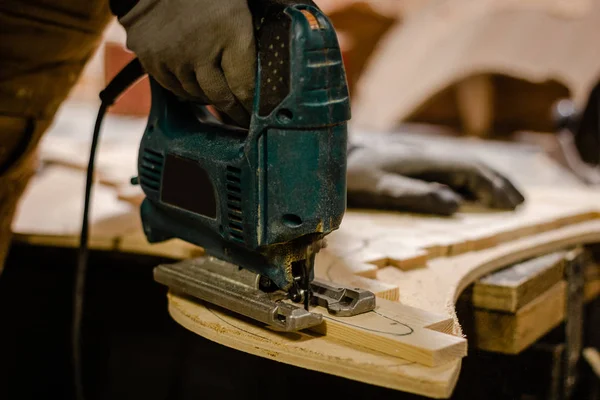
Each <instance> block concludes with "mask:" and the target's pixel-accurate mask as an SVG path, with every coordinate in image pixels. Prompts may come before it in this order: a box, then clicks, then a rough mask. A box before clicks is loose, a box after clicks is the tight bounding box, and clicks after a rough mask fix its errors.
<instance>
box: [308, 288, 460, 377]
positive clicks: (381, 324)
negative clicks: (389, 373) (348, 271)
mask: <svg viewBox="0 0 600 400" xmlns="http://www.w3.org/2000/svg"><path fill="white" fill-rule="evenodd" d="M315 311H317V312H320V313H321V314H322V315H323V317H324V323H323V324H321V325H319V326H317V327H315V328H313V330H314V331H315V332H318V333H320V334H322V335H326V336H328V337H331V338H334V339H337V340H339V341H342V342H345V343H349V344H351V345H357V346H361V347H365V348H368V349H371V350H374V351H378V352H381V353H383V354H387V355H391V356H394V357H400V358H403V359H405V360H408V361H414V362H416V363H419V364H423V365H428V366H432V367H433V366H437V365H441V364H444V363H447V362H449V361H452V360H456V359H460V358H462V357H464V356H466V355H467V341H466V340H465V339H464V338H462V337H458V336H453V335H451V333H452V332H451V331H446V332H444V331H442V332H437V331H436V330H433V329H431V327H432V326H433V327H446V326H447V323H448V321H449V320H450V319H449V318H444V317H440V316H438V315H435V314H431V313H428V312H425V311H423V310H419V309H418V308H414V307H408V306H404V305H402V304H398V303H395V302H390V301H386V300H383V299H378V300H377V308H376V309H375V310H374V311H371V312H368V313H366V314H361V315H357V316H355V317H352V318H344V317H335V316H333V315H328V314H327V312H326V311H324V310H323V309H321V308H317V309H315Z"/></svg>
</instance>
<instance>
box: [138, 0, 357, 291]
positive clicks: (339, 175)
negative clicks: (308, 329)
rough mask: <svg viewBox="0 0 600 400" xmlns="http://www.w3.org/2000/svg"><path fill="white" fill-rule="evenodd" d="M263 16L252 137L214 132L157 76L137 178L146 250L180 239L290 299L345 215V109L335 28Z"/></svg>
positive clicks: (310, 18) (296, 12) (282, 11)
mask: <svg viewBox="0 0 600 400" xmlns="http://www.w3.org/2000/svg"><path fill="white" fill-rule="evenodd" d="M267 13H269V14H268V15H267V17H265V16H262V17H261V19H260V21H261V24H260V26H258V29H257V43H258V49H259V51H258V63H257V86H256V87H257V89H256V91H255V98H254V110H253V113H252V116H251V123H250V129H249V130H247V131H246V130H243V129H240V128H237V127H232V126H228V125H225V124H222V123H220V122H218V121H217V120H216V119H215V118H214V117H212V115H211V114H210V113H209V112H208V111H207V110H206V108H204V107H202V106H197V105H194V104H190V103H186V102H182V101H180V100H178V99H177V98H176V97H175V96H174V95H173V94H171V93H170V92H168V91H167V90H165V89H164V88H162V87H161V86H160V85H159V84H158V83H157V82H156V81H155V80H153V79H152V78H151V79H150V85H151V91H152V107H151V111H150V116H149V120H148V124H147V127H146V130H145V133H144V136H143V138H142V141H141V145H140V151H139V157H138V177H139V183H140V185H141V187H142V189H143V191H144V193H145V195H146V199H145V200H144V202H143V203H142V206H141V216H142V222H143V226H144V232H145V234H146V237H147V239H148V240H149V241H150V242H160V241H164V240H168V239H171V238H180V239H183V240H185V241H188V242H191V243H194V244H196V245H199V246H201V247H203V248H204V249H205V250H206V252H207V253H208V254H210V255H213V256H215V257H217V258H221V259H223V260H225V261H228V262H231V263H234V264H237V265H242V266H244V267H245V268H248V269H250V270H253V271H254V272H257V273H259V274H261V275H266V276H268V277H269V278H270V279H271V280H272V281H273V282H274V283H275V284H276V285H277V286H278V287H280V288H282V289H286V288H289V286H290V285H291V283H292V279H293V278H292V273H291V263H292V262H294V261H299V260H302V259H304V258H306V248H307V246H310V245H311V244H312V243H313V242H314V241H315V240H318V239H320V238H322V237H323V236H324V235H326V234H328V233H330V232H331V231H333V230H335V229H337V228H338V227H339V224H340V222H341V220H342V217H343V214H344V212H345V208H346V148H347V147H346V146H347V121H348V120H349V119H350V107H349V98H348V89H347V83H346V77H345V72H344V67H343V64H342V58H341V53H340V49H339V45H338V41H337V37H336V34H335V31H334V29H333V27H332V26H331V24H330V22H329V21H328V19H327V18H326V17H325V16H324V15H323V14H322V13H321V12H320V11H319V10H318V9H317V8H316V7H313V6H310V5H287V6H286V5H282V4H274V5H272V6H270V7H268V9H267Z"/></svg>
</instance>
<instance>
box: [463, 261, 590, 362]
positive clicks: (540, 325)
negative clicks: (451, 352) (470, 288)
mask: <svg viewBox="0 0 600 400" xmlns="http://www.w3.org/2000/svg"><path fill="white" fill-rule="evenodd" d="M553 256H558V257H561V254H560V253H554V254H551V255H548V256H543V257H541V258H542V259H543V260H541V261H544V263H546V264H547V262H548V261H553V260H552V259H553V258H554V260H556V257H553ZM531 261H534V260H531ZM544 263H541V264H542V265H543V264H544ZM524 264H525V263H524ZM533 265H535V263H531V262H530V263H529V266H533ZM538 265H539V264H538ZM558 265H560V263H559V264H558ZM599 268H600V267H599V266H598V265H597V264H594V263H590V264H588V265H587V267H586V269H585V270H584V280H585V284H584V301H585V302H586V303H587V302H590V301H592V300H593V299H595V298H597V297H598V296H599V295H600V274H598V271H599ZM509 269H512V268H509ZM550 270H552V269H550ZM559 270H561V272H562V268H559ZM497 274H499V273H496V274H494V275H497ZM538 277H539V275H534V276H533V277H532V278H533V279H532V280H533V281H535V280H537V279H538ZM561 278H562V276H561V277H560V278H559V279H558V280H557V281H556V282H555V283H554V284H553V285H552V286H551V287H550V288H549V289H547V290H546V291H544V292H543V293H541V294H540V295H538V296H536V297H535V298H533V299H532V300H531V301H529V302H527V303H526V304H524V305H523V306H522V307H520V308H519V309H518V310H516V311H515V312H512V313H511V312H508V310H500V311H497V310H493V309H476V310H475V318H474V320H475V326H474V328H475V346H476V347H478V348H479V349H481V350H487V351H494V352H499V353H505V354H519V353H520V352H522V351H523V350H525V349H526V348H527V347H529V345H531V344H532V343H534V342H535V341H537V340H538V339H540V338H541V337H542V336H543V335H544V334H546V333H547V332H548V331H549V330H550V329H552V328H553V327H554V326H556V325H557V324H558V323H560V322H562V321H564V319H565V305H566V301H567V293H566V290H558V289H557V286H565V283H564V281H562V280H561ZM548 281H552V280H548ZM548 281H546V282H548ZM476 286H477V283H476V284H475V287H476ZM534 287H535V286H534ZM538 287H540V286H537V287H536V288H538ZM565 287H566V286H565ZM509 288H510V287H509ZM473 300H474V298H473ZM491 304H492V305H493V306H496V305H497V304H498V302H492V303H491Z"/></svg>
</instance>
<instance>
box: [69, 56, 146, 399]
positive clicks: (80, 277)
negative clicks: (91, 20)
mask: <svg viewBox="0 0 600 400" xmlns="http://www.w3.org/2000/svg"><path fill="white" fill-rule="evenodd" d="M143 76H144V70H143V68H142V65H141V64H140V62H139V61H138V59H137V58H136V59H134V60H133V61H131V62H130V63H129V64H127V66H125V68H123V69H122V70H121V71H120V72H119V73H118V74H117V75H116V76H115V77H114V78H113V79H112V80H111V81H110V83H109V84H108V85H107V86H106V88H105V89H104V90H103V91H102V92H100V100H101V101H102V103H101V104H100V108H99V110H98V116H97V117H96V123H95V125H94V134H93V135H92V144H91V146H90V158H89V161H88V167H87V174H86V181H85V200H84V205H83V217H82V221H81V236H80V239H79V251H78V255H77V267H76V268H75V283H74V288H73V320H72V327H71V328H72V329H71V334H72V338H71V340H72V353H73V354H72V358H73V360H72V362H73V381H74V382H73V383H74V389H75V398H76V399H77V400H84V399H85V395H84V390H83V389H84V388H83V368H82V357H81V328H82V319H83V305H84V297H85V295H84V294H85V279H86V276H87V267H88V253H89V251H88V242H89V211H90V199H91V196H92V182H93V177H94V161H95V158H96V148H97V147H98V138H99V137H100V128H101V126H102V121H103V119H104V116H105V114H106V110H107V109H108V107H110V106H111V105H113V104H114V103H115V101H116V100H117V98H118V97H119V96H120V95H121V94H123V93H124V92H125V91H126V90H127V89H128V88H129V87H130V86H132V85H133V84H135V83H136V82H137V81H138V80H139V79H140V78H142V77H143Z"/></svg>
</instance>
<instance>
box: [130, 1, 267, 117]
mask: <svg viewBox="0 0 600 400" xmlns="http://www.w3.org/2000/svg"><path fill="white" fill-rule="evenodd" d="M119 22H120V23H121V25H123V27H124V28H125V30H126V32H127V47H128V48H129V49H130V50H132V51H133V52H134V53H135V54H136V55H137V57H138V58H139V60H140V62H141V64H142V66H143V67H144V69H145V70H146V72H148V73H149V74H150V75H152V77H153V78H154V79H156V81H157V82H158V83H159V84H160V85H161V86H163V87H165V88H166V89H168V90H170V91H171V92H173V93H175V94H176V95H177V96H178V97H180V98H182V99H186V100H193V101H196V102H200V103H203V104H212V105H214V106H215V107H216V108H217V109H218V110H219V111H221V112H223V113H224V114H226V115H227V116H229V117H230V118H231V119H233V120H234V121H235V122H237V123H238V124H240V125H241V126H248V125H249V123H250V113H251V108H252V100H253V96H254V76H255V72H256V71H255V69H256V49H255V44H254V30H253V24H252V15H251V13H250V10H249V8H248V1H247V0H223V1H220V0H139V1H138V2H137V4H136V5H135V6H134V7H133V8H132V9H131V10H130V11H129V12H127V14H125V15H124V16H123V17H121V18H119Z"/></svg>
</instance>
